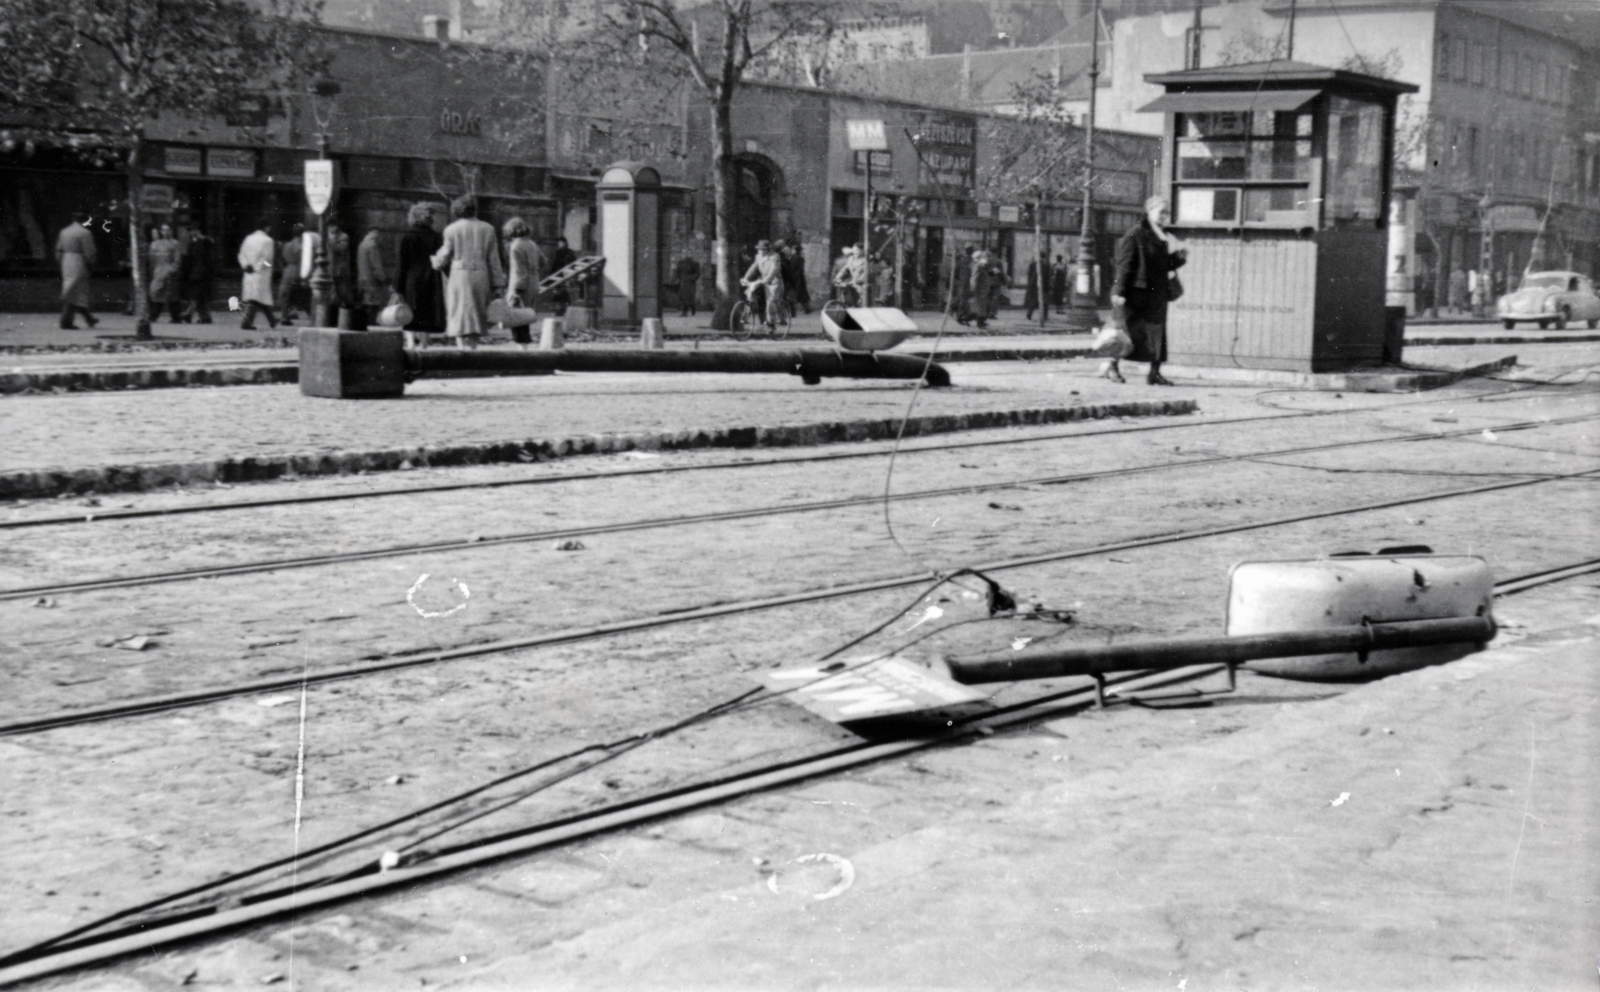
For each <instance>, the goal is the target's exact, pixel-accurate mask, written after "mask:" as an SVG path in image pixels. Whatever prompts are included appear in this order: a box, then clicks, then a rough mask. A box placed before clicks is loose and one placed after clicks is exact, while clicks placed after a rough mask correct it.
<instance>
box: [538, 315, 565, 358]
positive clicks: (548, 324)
mask: <svg viewBox="0 0 1600 992" xmlns="http://www.w3.org/2000/svg"><path fill="white" fill-rule="evenodd" d="M566 333H567V330H566V322H565V321H564V320H562V319H561V318H560V317H546V318H545V319H544V323H543V324H541V325H540V326H539V348H540V350H542V351H554V350H556V349H557V348H564V347H566V343H567V342H566Z"/></svg>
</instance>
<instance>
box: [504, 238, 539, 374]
mask: <svg viewBox="0 0 1600 992" xmlns="http://www.w3.org/2000/svg"><path fill="white" fill-rule="evenodd" d="M503 233H504V234H505V238H506V259H507V262H508V268H510V270H511V272H510V275H509V277H508V278H507V279H506V304H507V305H508V306H513V307H533V306H534V305H535V304H536V303H537V302H538V299H539V273H541V272H543V271H544V256H543V254H542V253H541V252H540V251H539V246H538V245H537V244H536V243H534V240H533V229H532V228H530V227H529V226H528V222H527V221H525V220H523V219H522V218H521V217H513V218H511V219H510V220H508V221H506V226H505V228H504V229H503ZM528 327H529V325H528V324H514V325H512V327H511V340H513V341H515V342H516V343H517V344H520V345H522V347H524V348H526V347H528V346H529V345H530V344H532V343H533V336H532V334H531V333H530V332H529V330H528Z"/></svg>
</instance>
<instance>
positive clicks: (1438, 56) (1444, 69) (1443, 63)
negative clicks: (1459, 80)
mask: <svg viewBox="0 0 1600 992" xmlns="http://www.w3.org/2000/svg"><path fill="white" fill-rule="evenodd" d="M1433 74H1434V75H1435V76H1437V77H1439V78H1440V79H1449V78H1450V36H1449V35H1447V34H1441V35H1440V36H1439V46H1438V48H1436V49H1435V50H1434V53H1433Z"/></svg>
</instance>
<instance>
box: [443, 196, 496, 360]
mask: <svg viewBox="0 0 1600 992" xmlns="http://www.w3.org/2000/svg"><path fill="white" fill-rule="evenodd" d="M450 214H451V216H453V217H455V220H453V221H451V222H450V226H449V227H446V228H445V229H444V239H443V240H444V244H443V246H442V247H441V248H440V249H439V250H438V251H436V252H434V253H433V267H434V268H436V269H438V270H439V271H441V272H448V273H449V279H448V281H447V282H446V283H445V287H444V309H445V328H444V332H445V333H446V334H448V335H449V336H450V337H453V338H455V339H456V344H457V345H459V346H460V347H462V348H476V347H477V346H478V339H479V338H481V337H483V334H484V331H485V330H486V329H487V325H488V317H487V314H486V313H485V311H487V310H488V308H489V297H490V296H491V295H493V293H494V292H495V291H496V290H497V289H499V287H501V286H503V285H504V284H505V281H506V276H505V269H503V268H502V267H501V265H500V248H499V246H498V245H497V244H496V242H495V234H494V227H493V225H490V224H486V223H484V222H483V221H481V220H479V219H478V203H477V201H476V200H475V199H473V198H472V197H471V196H462V197H458V198H457V199H456V200H455V201H454V202H453V203H451V204H450Z"/></svg>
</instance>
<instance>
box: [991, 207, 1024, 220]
mask: <svg viewBox="0 0 1600 992" xmlns="http://www.w3.org/2000/svg"><path fill="white" fill-rule="evenodd" d="M995 219H996V220H998V221H999V222H1000V223H1002V224H1015V223H1017V222H1018V221H1020V220H1022V208H1021V207H1017V206H1010V205H1004V206H1001V208H1000V213H999V215H998V216H997V217H996V218H995Z"/></svg>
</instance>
